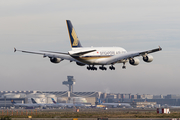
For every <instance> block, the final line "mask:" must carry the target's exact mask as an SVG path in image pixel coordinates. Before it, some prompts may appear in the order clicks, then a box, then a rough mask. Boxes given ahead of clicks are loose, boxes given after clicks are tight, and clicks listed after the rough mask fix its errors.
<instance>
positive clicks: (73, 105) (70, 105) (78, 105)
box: [51, 98, 85, 107]
mask: <svg viewBox="0 0 180 120" xmlns="http://www.w3.org/2000/svg"><path fill="white" fill-rule="evenodd" d="M51 99H52V101H53V103H54V104H57V105H58V104H60V105H61V104H64V105H65V106H66V107H84V106H85V105H84V104H82V103H57V102H56V101H55V100H54V99H53V98H51Z"/></svg>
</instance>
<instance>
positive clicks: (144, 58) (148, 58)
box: [143, 55, 153, 62]
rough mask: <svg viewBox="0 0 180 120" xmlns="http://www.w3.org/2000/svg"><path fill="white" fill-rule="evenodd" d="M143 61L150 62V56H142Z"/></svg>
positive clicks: (151, 59)
mask: <svg viewBox="0 0 180 120" xmlns="http://www.w3.org/2000/svg"><path fill="white" fill-rule="evenodd" d="M143 60H144V62H152V61H153V56H152V55H147V56H143Z"/></svg>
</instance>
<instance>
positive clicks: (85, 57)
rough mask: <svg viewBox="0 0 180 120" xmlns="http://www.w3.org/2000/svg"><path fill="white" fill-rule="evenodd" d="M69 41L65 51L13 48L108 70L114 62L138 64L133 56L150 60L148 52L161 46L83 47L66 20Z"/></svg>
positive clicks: (90, 68)
mask: <svg viewBox="0 0 180 120" xmlns="http://www.w3.org/2000/svg"><path fill="white" fill-rule="evenodd" d="M66 24H67V28H68V33H69V38H70V43H71V47H72V50H71V51H68V52H66V53H64V52H56V51H39V52H32V51H25V50H18V49H16V48H14V52H16V51H20V52H24V53H32V54H40V55H43V57H49V58H50V61H51V62H52V63H59V62H61V61H63V60H69V61H70V62H72V61H74V62H76V64H77V65H79V66H85V65H87V69H88V70H97V67H95V65H100V66H99V69H101V70H107V68H106V67H105V65H109V69H110V70H115V67H114V64H116V63H123V66H122V68H123V69H125V68H126V66H125V63H126V62H128V61H129V63H130V64H131V65H134V66H135V65H138V64H139V59H137V58H135V57H138V56H142V58H143V60H144V61H145V62H152V61H153V57H152V56H151V55H149V54H150V53H153V52H157V51H161V50H162V48H161V47H158V48H155V49H151V50H145V51H132V52H127V51H126V50H125V49H124V48H121V47H83V46H82V45H81V43H80V41H79V38H78V36H77V34H76V32H75V29H74V27H73V25H72V23H71V21H70V20H66Z"/></svg>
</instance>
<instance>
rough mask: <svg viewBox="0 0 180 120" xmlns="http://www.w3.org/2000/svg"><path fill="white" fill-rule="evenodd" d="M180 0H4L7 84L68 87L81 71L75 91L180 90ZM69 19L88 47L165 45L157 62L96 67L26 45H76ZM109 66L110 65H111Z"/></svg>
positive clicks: (0, 72)
mask: <svg viewBox="0 0 180 120" xmlns="http://www.w3.org/2000/svg"><path fill="white" fill-rule="evenodd" d="M179 5H180V1H179V0H171V1H169V0H154V1H153V0H86V1H85V0H76V1H75V0H66V1H65V0H16V1H14V0H4V1H3V0H1V1H0V42H1V44H0V54H1V56H0V57H1V59H0V60H1V62H0V91H18V90H23V91H24V90H42V91H66V90H68V88H67V87H66V86H64V85H62V82H63V81H65V80H67V76H68V75H71V76H74V78H75V79H76V84H75V85H74V91H76V92H80V91H85V92H90V91H100V92H111V93H131V94H157V95H158V94H179V91H180V87H179V84H180V74H179V68H180V62H179V61H180V47H179V46H180V22H179V21H180V7H179ZM65 20H71V22H72V24H73V26H74V28H75V30H76V33H77V35H78V38H79V40H80V41H81V44H82V45H83V47H90V46H93V47H112V46H116V47H123V48H124V49H126V50H127V51H137V50H150V49H154V48H157V47H158V46H159V45H160V46H161V47H162V49H163V50H162V51H160V52H157V53H153V54H151V55H152V56H153V57H154V60H153V62H151V63H145V62H144V61H143V60H142V57H138V58H139V59H140V64H139V65H138V66H132V65H130V64H129V63H127V64H126V69H125V70H124V69H122V64H116V65H115V67H116V70H115V71H111V70H107V71H101V70H98V71H88V70H87V69H86V66H83V67H81V66H77V65H76V63H74V62H72V63H70V62H69V61H65V60H64V61H62V62H61V63H59V64H53V63H51V62H50V60H49V59H48V58H43V56H41V55H33V54H25V53H21V52H16V53H14V52H13V49H14V47H16V48H17V49H21V50H31V51H39V50H52V51H61V52H67V51H70V50H71V47H70V41H69V36H68V32H67V28H66V22H65ZM107 67H108V66H107Z"/></svg>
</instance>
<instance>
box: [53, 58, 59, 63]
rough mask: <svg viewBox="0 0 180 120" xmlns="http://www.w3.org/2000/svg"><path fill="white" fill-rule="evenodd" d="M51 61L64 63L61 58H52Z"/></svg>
mask: <svg viewBox="0 0 180 120" xmlns="http://www.w3.org/2000/svg"><path fill="white" fill-rule="evenodd" d="M50 61H51V62H52V63H60V62H61V61H62V59H60V58H50Z"/></svg>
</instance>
